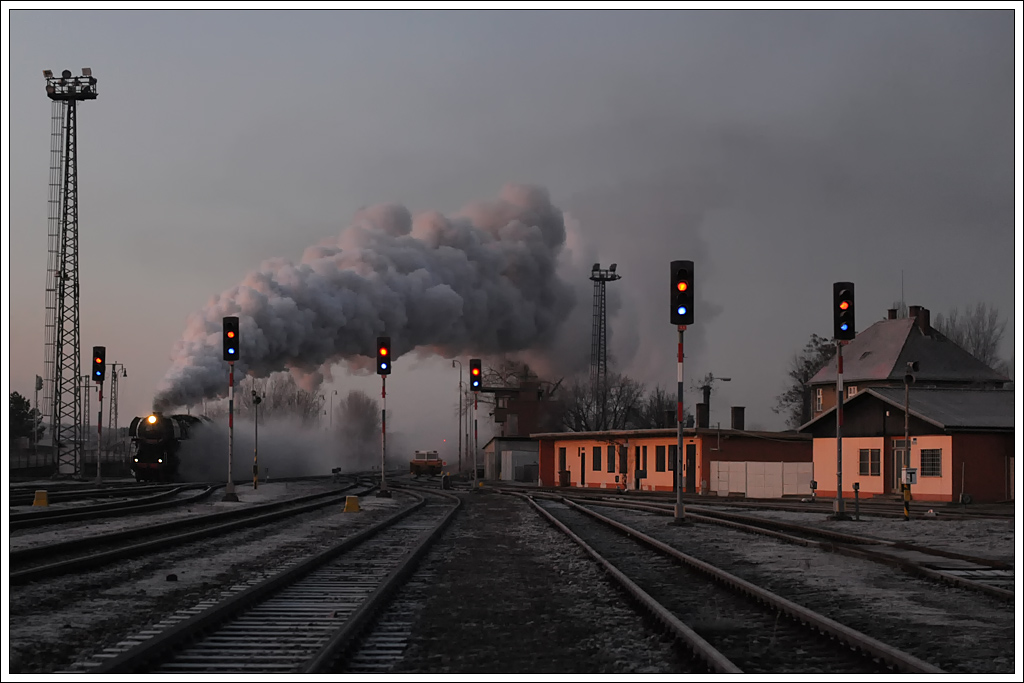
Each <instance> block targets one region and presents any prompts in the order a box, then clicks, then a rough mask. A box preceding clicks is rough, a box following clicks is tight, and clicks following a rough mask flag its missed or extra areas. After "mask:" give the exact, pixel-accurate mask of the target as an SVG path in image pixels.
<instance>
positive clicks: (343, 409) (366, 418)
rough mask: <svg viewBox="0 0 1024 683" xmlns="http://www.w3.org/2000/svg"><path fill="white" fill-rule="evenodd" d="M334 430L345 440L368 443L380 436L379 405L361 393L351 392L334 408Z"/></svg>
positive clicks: (364, 393) (375, 400)
mask: <svg viewBox="0 0 1024 683" xmlns="http://www.w3.org/2000/svg"><path fill="white" fill-rule="evenodd" d="M335 412H336V413H337V417H338V421H337V427H336V430H337V431H338V432H339V435H340V436H341V437H342V438H343V439H346V440H354V441H360V442H366V443H370V442H373V441H375V440H376V439H377V438H378V437H379V436H380V424H381V415H380V404H379V403H378V402H377V399H374V398H370V396H369V395H368V394H367V393H366V392H363V391H359V390H353V391H350V392H348V395H346V396H345V398H343V399H342V400H341V401H340V402H339V404H338V406H337V407H336V408H335Z"/></svg>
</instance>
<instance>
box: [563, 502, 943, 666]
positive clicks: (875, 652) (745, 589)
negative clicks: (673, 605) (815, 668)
mask: <svg viewBox="0 0 1024 683" xmlns="http://www.w3.org/2000/svg"><path fill="white" fill-rule="evenodd" d="M564 502H565V504H566V505H568V506H569V507H570V508H573V509H576V510H578V511H580V512H582V513H584V514H586V515H588V516H590V517H592V518H594V519H596V520H598V521H600V522H602V523H604V524H607V525H608V526H610V527H612V528H614V529H617V530H618V531H620V532H621V533H623V534H625V535H627V536H629V537H631V538H635V539H636V540H638V541H641V542H642V543H644V544H646V545H648V546H650V547H652V548H654V549H656V550H658V551H660V552H661V553H663V554H664V555H667V556H668V557H671V558H672V559H674V560H676V561H678V562H680V563H682V564H684V565H686V566H688V567H690V568H692V569H696V570H697V571H700V572H702V573H704V574H706V575H708V576H710V577H712V578H713V579H715V580H716V581H719V582H721V583H723V584H725V585H727V586H729V587H731V588H733V589H735V590H737V591H740V592H742V593H745V594H746V595H748V596H749V597H751V598H753V599H755V600H758V601H760V602H763V603H764V604H766V605H769V606H771V607H772V608H773V609H776V610H779V611H780V612H782V613H784V614H786V615H788V616H790V617H792V618H793V619H796V620H798V621H800V622H802V623H805V624H807V625H809V626H812V627H813V628H816V629H818V630H819V631H821V632H822V633H825V634H828V635H830V636H832V637H834V638H837V639H838V640H839V641H841V642H843V643H845V644H847V645H848V646H850V647H853V648H856V649H860V650H863V651H864V652H866V653H868V654H870V655H872V656H874V657H877V658H878V659H880V660H881V661H883V662H885V663H886V664H888V665H890V666H893V667H896V668H897V669H899V670H900V671H904V672H908V673H943V671H942V670H941V669H939V668H938V667H936V666H934V665H932V664H929V663H928V662H925V661H922V660H920V659H918V658H917V657H914V656H912V655H909V654H907V653H905V652H902V651H900V650H897V649H896V648H894V647H891V646H889V645H886V644H885V643H883V642H881V641H879V640H876V639H875V638H872V637H871V636H868V635H866V634H864V633H861V632H860V631H857V630H855V629H852V628H850V627H848V626H845V625H843V624H840V623H839V622H837V621H835V620H833V619H829V618H828V617H826V616H824V615H822V614H818V613H817V612H814V611H812V610H810V609H807V608H806V607H803V606H802V605H798V604H797V603H795V602H792V601H791V600H787V599H786V598H783V597H782V596H780V595H776V594H775V593H772V592H771V591H769V590H766V589H764V588H761V587H760V586H757V585H755V584H753V583H751V582H749V581H746V580H744V579H741V578H740V577H738V576H736V575H734V574H731V573H729V572H727V571H725V570H723V569H719V568H718V567H715V566H714V565H711V564H709V563H707V562H704V561H703V560H699V559H697V558H696V557H693V556H691V555H687V554H685V553H683V552H681V551H679V550H677V549H675V548H673V547H672V546H670V545H668V544H667V543H664V542H662V541H659V540H657V539H655V538H652V537H650V536H648V535H647V534H644V533H643V532H640V531H638V530H636V529H634V528H632V527H630V526H628V525H626V524H623V523H621V522H618V521H616V520H614V519H610V518H608V517H605V516H604V515H601V514H599V513H597V512H595V511H594V510H590V509H588V508H587V507H585V506H582V505H579V504H577V503H574V502H573V501H571V500H568V499H564Z"/></svg>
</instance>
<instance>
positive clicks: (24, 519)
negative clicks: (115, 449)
mask: <svg viewBox="0 0 1024 683" xmlns="http://www.w3.org/2000/svg"><path fill="white" fill-rule="evenodd" d="M221 486H223V485H222V484H221V485H214V486H207V487H205V488H202V489H200V490H199V491H198V492H197V493H193V494H192V495H186V496H182V497H177V496H180V494H183V493H187V492H188V491H189V490H190V489H191V488H192V487H189V486H176V487H174V488H172V489H169V490H167V491H163V492H161V493H157V494H155V495H151V496H146V497H145V498H131V499H128V500H124V501H115V502H112V503H98V504H95V505H82V506H76V507H70V508H44V509H41V510H38V511H34V512H19V513H12V514H11V515H10V516H9V517H8V521H9V524H10V527H9V528H10V529H12V530H15V529H29V528H33V527H39V526H46V525H48V524H63V523H67V522H88V521H92V520H95V519H102V518H104V517H120V516H122V515H133V514H147V513H151V512H156V511H159V510H166V509H169V508H172V507H177V506H180V505H188V504H190V503H197V502H199V501H201V500H204V499H206V498H208V497H209V496H210V494H212V493H213V492H214V491H216V490H217V489H218V488H221Z"/></svg>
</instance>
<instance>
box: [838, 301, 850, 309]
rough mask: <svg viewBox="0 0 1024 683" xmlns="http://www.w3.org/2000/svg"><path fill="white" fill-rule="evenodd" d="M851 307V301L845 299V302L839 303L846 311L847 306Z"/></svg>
mask: <svg viewBox="0 0 1024 683" xmlns="http://www.w3.org/2000/svg"><path fill="white" fill-rule="evenodd" d="M849 307H850V302H849V301H843V302H841V303H840V304H839V308H841V309H842V310H844V311H845V310H846V309H847V308H849Z"/></svg>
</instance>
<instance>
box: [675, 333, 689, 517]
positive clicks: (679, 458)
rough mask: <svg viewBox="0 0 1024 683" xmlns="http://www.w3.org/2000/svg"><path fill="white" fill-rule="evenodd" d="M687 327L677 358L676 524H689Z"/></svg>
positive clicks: (680, 341) (681, 339)
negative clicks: (685, 441) (685, 407)
mask: <svg viewBox="0 0 1024 683" xmlns="http://www.w3.org/2000/svg"><path fill="white" fill-rule="evenodd" d="M685 330H686V325H679V350H678V356H677V358H676V379H677V382H676V510H675V518H674V519H673V520H672V521H673V522H674V523H676V524H688V523H689V522H687V521H686V508H685V507H684V506H683V483H684V482H685V479H684V478H683V462H684V458H683V332H684V331H685Z"/></svg>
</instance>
